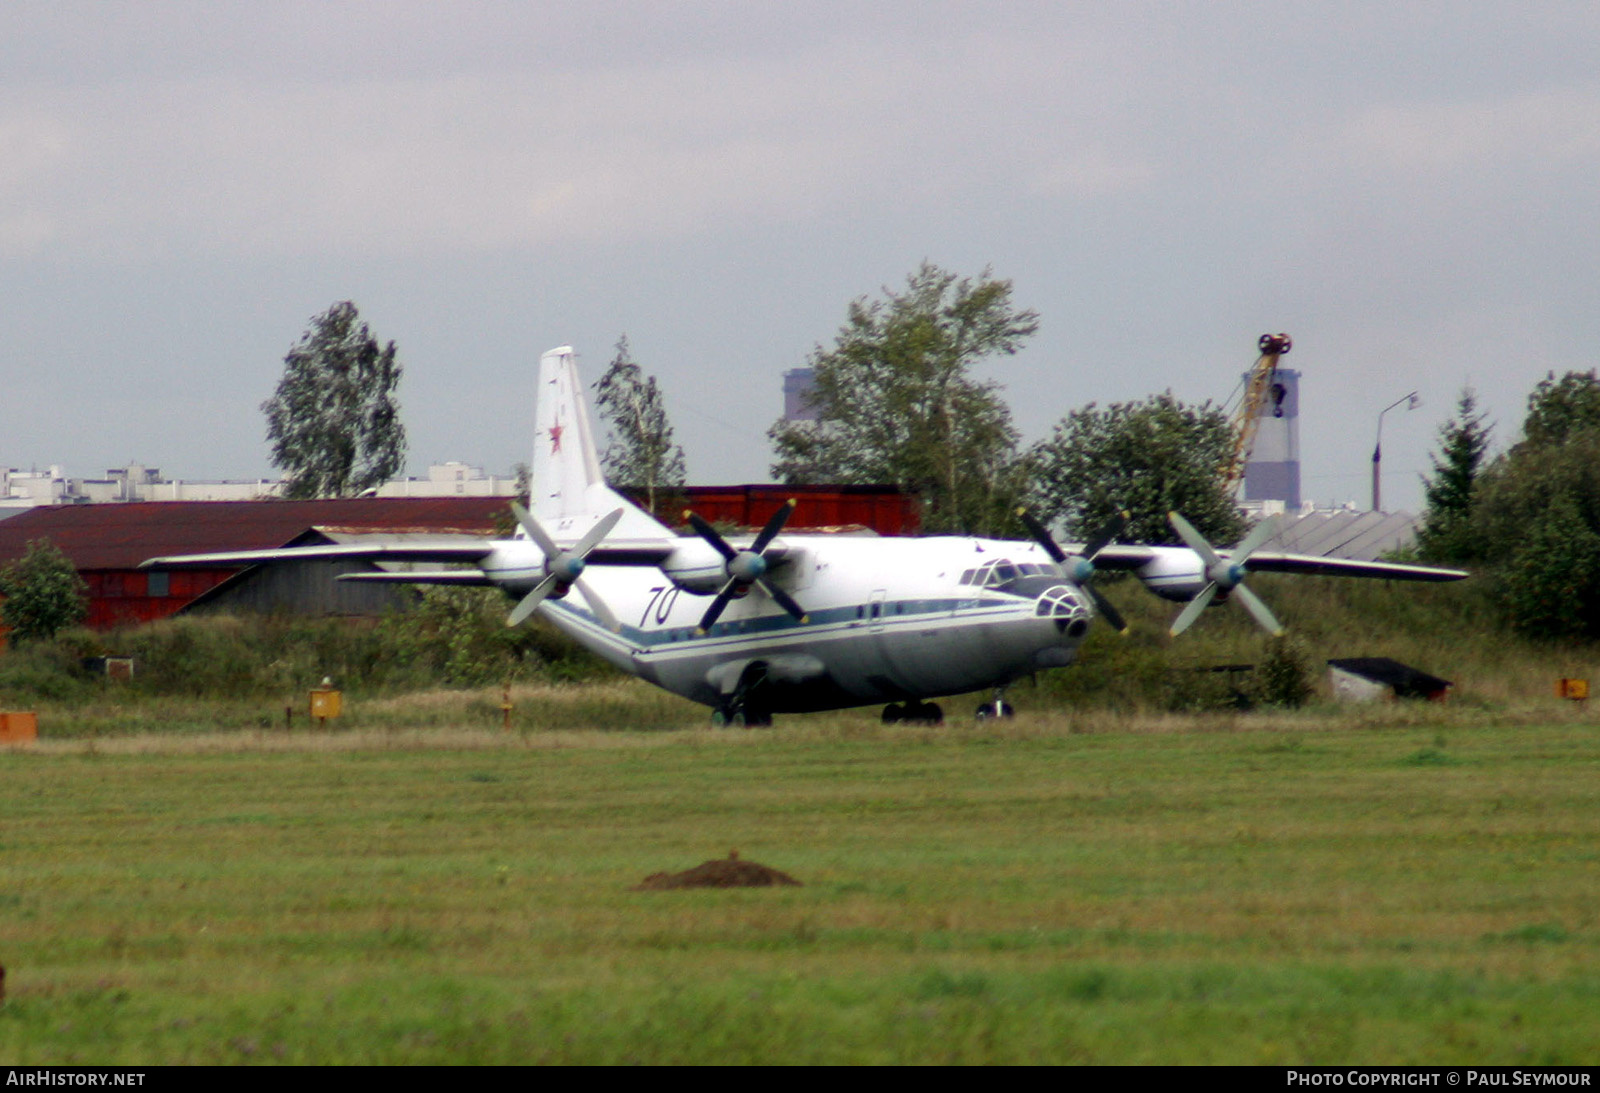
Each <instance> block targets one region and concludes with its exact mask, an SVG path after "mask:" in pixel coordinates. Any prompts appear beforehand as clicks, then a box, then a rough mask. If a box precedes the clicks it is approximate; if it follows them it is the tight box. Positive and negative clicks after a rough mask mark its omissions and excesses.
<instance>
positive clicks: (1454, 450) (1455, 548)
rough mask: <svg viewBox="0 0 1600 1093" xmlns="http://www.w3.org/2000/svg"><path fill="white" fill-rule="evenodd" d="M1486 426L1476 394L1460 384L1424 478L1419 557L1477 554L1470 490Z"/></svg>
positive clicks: (1485, 446)
mask: <svg viewBox="0 0 1600 1093" xmlns="http://www.w3.org/2000/svg"><path fill="white" fill-rule="evenodd" d="M1490 429H1491V426H1490V425H1488V424H1487V423H1486V421H1485V415H1484V414H1482V413H1480V412H1479V411H1478V397H1477V393H1476V392H1474V391H1473V390H1472V388H1470V387H1467V388H1464V389H1463V390H1462V392H1461V398H1460V400H1459V401H1458V402H1457V403H1456V414H1455V416H1454V417H1453V418H1451V419H1450V420H1449V421H1447V422H1445V423H1444V425H1443V426H1442V427H1441V428H1440V429H1439V452H1438V454H1437V455H1434V456H1432V457H1431V459H1432V462H1433V473H1432V474H1431V475H1428V476H1427V477H1426V478H1424V479H1423V487H1422V489H1423V496H1424V498H1425V499H1426V501H1427V506H1428V507H1427V511H1426V512H1425V513H1424V514H1423V518H1422V528H1421V530H1420V531H1419V532H1418V533H1417V547H1418V551H1419V553H1421V555H1422V557H1424V558H1426V559H1428V560H1430V561H1436V562H1455V563H1460V562H1468V561H1473V560H1475V559H1477V558H1478V557H1480V553H1479V551H1478V546H1477V540H1476V538H1475V536H1474V535H1473V532H1472V524H1471V518H1472V506H1473V503H1474V499H1475V498H1474V490H1475V489H1476V487H1477V484H1478V478H1479V476H1480V474H1481V472H1482V470H1483V463H1484V460H1485V458H1486V457H1487V456H1488V454H1489V432H1490Z"/></svg>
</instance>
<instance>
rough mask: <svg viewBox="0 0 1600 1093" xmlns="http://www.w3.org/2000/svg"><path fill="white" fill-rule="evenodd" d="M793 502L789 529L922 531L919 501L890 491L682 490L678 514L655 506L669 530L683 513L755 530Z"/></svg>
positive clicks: (830, 488)
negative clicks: (853, 526) (851, 528)
mask: <svg viewBox="0 0 1600 1093" xmlns="http://www.w3.org/2000/svg"><path fill="white" fill-rule="evenodd" d="M791 497H792V498H794V500H795V502H796V504H795V510H794V515H793V516H791V517H790V518H789V525H788V526H789V527H790V528H791V529H793V530H796V531H798V530H800V529H802V528H832V527H846V526H850V525H856V524H858V525H860V526H862V527H868V528H871V529H872V530H873V531H876V532H877V533H878V534H879V535H916V534H917V533H918V532H919V531H920V530H921V528H922V521H921V508H920V506H919V505H918V503H917V499H916V498H915V497H913V496H911V495H910V494H905V493H901V492H900V491H899V490H897V489H895V488H894V487H893V486H766V485H762V486H686V487H684V488H683V489H682V490H680V491H678V493H677V497H676V498H675V499H674V500H675V503H676V507H677V509H678V511H667V509H668V505H667V504H664V503H658V504H657V506H656V507H657V508H659V509H661V510H662V512H661V514H660V515H661V519H662V520H663V521H664V522H666V523H668V524H672V525H677V524H681V523H683V512H682V511H681V510H682V509H693V510H694V511H695V512H696V513H698V514H699V515H700V516H703V517H704V518H705V519H707V520H710V521H711V522H712V523H713V524H718V523H725V524H736V525H738V526H739V527H750V528H758V527H761V526H762V525H763V524H765V523H766V522H767V521H768V520H769V519H771V517H772V514H773V513H775V512H777V511H778V509H779V508H781V507H782V506H783V503H784V502H785V501H787V500H789V499H790V498H791Z"/></svg>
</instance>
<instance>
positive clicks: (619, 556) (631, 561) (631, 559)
mask: <svg viewBox="0 0 1600 1093" xmlns="http://www.w3.org/2000/svg"><path fill="white" fill-rule="evenodd" d="M678 542H679V540H677V539H601V540H600V542H598V543H596V544H595V547H594V549H593V550H591V551H589V553H588V555H587V556H586V557H585V558H584V561H585V562H587V563H588V564H589V565H636V566H650V565H660V564H661V563H662V562H664V561H665V560H666V558H667V555H669V554H671V553H672V552H673V550H674V549H675V548H676V547H677V545H678Z"/></svg>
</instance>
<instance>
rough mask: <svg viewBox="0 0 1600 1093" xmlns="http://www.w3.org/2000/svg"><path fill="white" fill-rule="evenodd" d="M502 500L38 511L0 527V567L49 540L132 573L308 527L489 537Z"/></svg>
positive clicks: (275, 543)
mask: <svg viewBox="0 0 1600 1093" xmlns="http://www.w3.org/2000/svg"><path fill="white" fill-rule="evenodd" d="M508 500H509V499H508V498H505V497H360V498H349V499H342V500H334V501H143V502H139V501H135V502H118V503H111V504H99V505H43V506H40V507H39V508H35V509H29V510H28V511H27V512H24V513H20V514H18V515H16V516H13V517H11V518H10V519H7V520H0V563H4V562H7V561H10V560H11V559H13V558H19V557H21V556H22V554H23V552H24V551H25V550H26V549H27V545H28V543H29V542H31V541H32V540H34V539H49V540H50V541H51V542H52V543H54V544H55V545H56V546H57V547H58V548H59V549H60V550H61V551H62V552H63V553H65V554H66V556H67V557H68V558H70V559H72V564H73V565H75V566H76V567H77V568H79V569H133V568H134V567H135V566H137V565H138V564H139V563H140V562H142V561H144V560H145V559H146V558H154V557H156V556H158V555H170V554H208V553H212V552H214V551H222V550H269V549H271V548H273V547H280V546H284V545H285V544H287V543H289V542H290V541H291V540H293V539H295V538H296V537H297V536H299V535H301V534H303V533H305V532H306V531H307V530H309V529H311V528H318V527H343V528H350V527H359V528H365V529H370V530H373V531H411V532H414V531H419V530H427V531H435V530H437V531H445V530H449V531H458V532H459V531H466V532H474V533H477V534H488V533H489V532H490V531H492V530H493V528H494V520H495V515H496V514H497V513H499V512H500V511H501V510H502V509H504V508H505V507H506V503H507V501H508Z"/></svg>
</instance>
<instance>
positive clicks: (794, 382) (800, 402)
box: [783, 368, 817, 421]
mask: <svg viewBox="0 0 1600 1093" xmlns="http://www.w3.org/2000/svg"><path fill="white" fill-rule="evenodd" d="M816 380H817V371H816V369H814V368H791V369H789V370H788V371H787V372H785V373H784V374H783V420H785V421H815V420H817V412H816V411H815V410H813V409H812V408H811V407H809V406H807V405H806V396H807V395H808V394H810V392H811V388H812V385H813V384H815V383H816Z"/></svg>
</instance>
